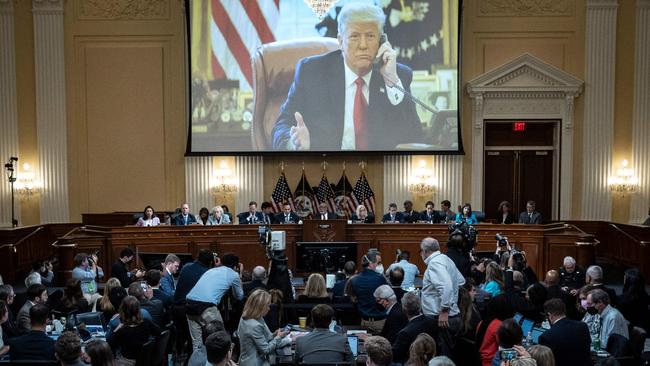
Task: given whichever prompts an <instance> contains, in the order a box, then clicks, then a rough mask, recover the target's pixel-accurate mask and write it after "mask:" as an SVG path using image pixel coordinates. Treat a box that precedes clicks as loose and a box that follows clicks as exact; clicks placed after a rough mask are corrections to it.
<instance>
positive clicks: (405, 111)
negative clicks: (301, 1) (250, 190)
mask: <svg viewBox="0 0 650 366" xmlns="http://www.w3.org/2000/svg"><path fill="white" fill-rule="evenodd" d="M385 19H386V17H385V15H384V13H383V11H382V10H381V9H380V8H378V7H376V6H374V5H369V4H362V3H349V4H346V5H345V6H344V7H343V9H342V10H341V13H340V15H339V17H338V22H339V24H338V31H339V36H338V42H339V45H340V48H341V49H340V50H337V51H334V52H330V53H327V54H324V55H318V56H313V57H307V58H304V59H302V60H300V61H299V62H298V65H297V66H296V73H295V77H294V81H293V84H292V85H291V88H290V89H289V93H288V96H287V99H286V101H285V103H284V104H283V105H282V108H281V109H280V116H279V117H278V120H277V121H276V124H275V126H274V128H273V132H272V136H273V148H274V149H275V150H319V151H336V150H393V149H395V148H396V146H397V145H399V144H405V143H418V142H420V139H421V136H422V125H421V122H420V120H419V117H418V115H417V112H416V109H415V104H414V103H413V101H412V100H411V99H409V98H408V96H406V95H404V93H403V92H401V91H400V90H399V88H403V89H405V90H407V91H410V84H411V80H412V71H411V69H410V68H408V67H407V66H404V65H402V64H398V63H397V61H396V57H397V54H396V52H395V50H394V49H393V48H392V47H391V45H390V43H389V42H388V41H386V42H382V34H383V25H384V22H385ZM375 59H377V61H375Z"/></svg>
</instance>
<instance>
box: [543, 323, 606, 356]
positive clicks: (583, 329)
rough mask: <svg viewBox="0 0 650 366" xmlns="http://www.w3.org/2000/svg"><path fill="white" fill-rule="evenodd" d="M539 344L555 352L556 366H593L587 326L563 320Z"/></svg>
mask: <svg viewBox="0 0 650 366" xmlns="http://www.w3.org/2000/svg"><path fill="white" fill-rule="evenodd" d="M539 344H542V345H544V346H547V347H549V348H550V349H551V350H552V351H553V357H555V365H556V366H583V365H584V366H587V365H593V362H592V361H591V355H590V352H589V347H590V346H591V337H590V336H589V329H588V328H587V324H585V323H583V322H581V321H576V320H571V319H568V318H562V319H560V320H558V321H556V322H555V324H553V326H552V327H551V329H549V330H547V331H546V332H544V334H542V335H540V336H539Z"/></svg>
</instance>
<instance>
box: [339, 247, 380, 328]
mask: <svg viewBox="0 0 650 366" xmlns="http://www.w3.org/2000/svg"><path fill="white" fill-rule="evenodd" d="M361 263H362V266H363V271H361V273H359V274H357V275H355V276H354V277H352V278H350V281H349V282H350V286H349V288H350V290H349V293H348V295H349V296H350V297H351V298H352V299H353V300H355V301H356V303H357V309H358V310H359V313H360V314H361V325H362V326H364V327H366V328H367V329H368V331H369V332H370V333H372V334H379V333H380V332H381V329H382V328H383V327H384V322H385V321H386V314H385V313H384V312H383V311H381V310H380V309H378V308H377V303H376V302H375V296H374V293H375V290H376V289H377V287H379V286H381V285H386V284H387V282H386V278H385V277H384V275H383V274H384V269H383V266H382V265H381V253H380V252H378V251H376V250H371V251H369V252H368V253H367V254H365V255H364V256H363V258H362V260H361Z"/></svg>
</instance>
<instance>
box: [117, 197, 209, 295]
mask: <svg viewBox="0 0 650 366" xmlns="http://www.w3.org/2000/svg"><path fill="white" fill-rule="evenodd" d="M196 223H197V221H196V216H194V215H192V214H191V213H190V205H188V204H187V203H183V204H182V205H181V212H180V213H179V214H178V215H176V217H174V219H173V220H172V225H178V226H183V225H191V224H196ZM122 285H124V284H122Z"/></svg>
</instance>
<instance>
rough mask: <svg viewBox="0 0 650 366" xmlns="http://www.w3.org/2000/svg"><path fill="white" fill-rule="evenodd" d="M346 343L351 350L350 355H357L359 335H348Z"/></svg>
mask: <svg viewBox="0 0 650 366" xmlns="http://www.w3.org/2000/svg"><path fill="white" fill-rule="evenodd" d="M348 344H349V345H350V352H352V355H353V356H354V357H357V356H358V355H359V337H357V336H354V335H349V336H348Z"/></svg>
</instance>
